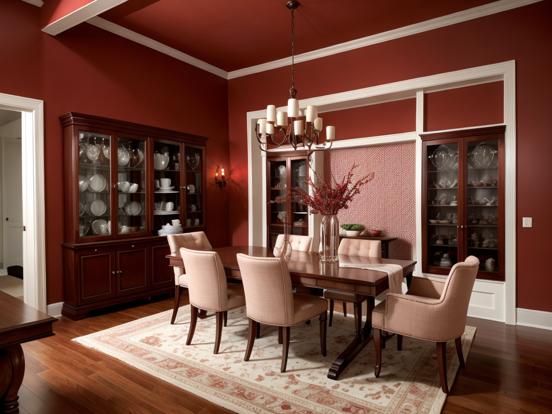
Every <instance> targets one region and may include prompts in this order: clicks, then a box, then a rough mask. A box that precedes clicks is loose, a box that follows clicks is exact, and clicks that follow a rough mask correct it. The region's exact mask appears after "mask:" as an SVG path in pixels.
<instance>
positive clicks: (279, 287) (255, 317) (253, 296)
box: [237, 254, 328, 372]
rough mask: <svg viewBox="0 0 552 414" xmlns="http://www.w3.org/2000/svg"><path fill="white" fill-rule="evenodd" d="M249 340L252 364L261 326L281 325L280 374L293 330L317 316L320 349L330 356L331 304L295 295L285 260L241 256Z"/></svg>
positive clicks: (249, 355)
mask: <svg viewBox="0 0 552 414" xmlns="http://www.w3.org/2000/svg"><path fill="white" fill-rule="evenodd" d="M237 257H238V264H239V267H240V273H241V278H242V282H243V288H244V292H245V302H246V307H245V308H246V312H247V317H248V318H249V337H248V341H247V348H246V351H245V357H244V360H245V361H249V358H250V357H251V351H252V350H253V344H254V342H255V337H256V330H257V326H258V324H259V323H260V324H264V325H270V326H277V327H278V342H279V343H281V344H282V345H283V346H282V363H281V366H280V371H281V372H285V371H286V366H287V359H288V351H289V339H290V327H291V326H295V325H298V324H301V323H303V322H305V321H307V320H311V319H313V318H315V317H317V316H318V317H319V319H320V350H321V353H322V355H323V356H326V314H327V310H328V302H327V301H326V300H324V299H322V298H320V297H316V296H309V295H300V294H293V291H292V285H291V277H290V275H289V271H288V268H287V265H286V262H285V260H283V259H281V258H279V257H252V256H248V255H245V254H238V255H237Z"/></svg>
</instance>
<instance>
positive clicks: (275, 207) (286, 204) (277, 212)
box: [266, 153, 309, 249]
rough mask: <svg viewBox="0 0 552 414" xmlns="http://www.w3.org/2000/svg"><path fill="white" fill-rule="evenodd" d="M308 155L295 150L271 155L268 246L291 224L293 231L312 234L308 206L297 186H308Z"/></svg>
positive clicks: (290, 230) (304, 187)
mask: <svg viewBox="0 0 552 414" xmlns="http://www.w3.org/2000/svg"><path fill="white" fill-rule="evenodd" d="M308 165H309V164H308V158H307V157H306V156H297V155H296V154H295V155H292V154H285V153H283V154H270V155H269V157H267V171H268V174H267V185H266V188H267V200H268V201H267V202H268V205H267V226H268V229H267V230H268V231H267V234H268V240H267V246H268V247H269V248H270V249H272V248H273V247H274V242H275V241H276V237H277V236H278V234H281V233H282V234H283V233H284V231H285V228H286V227H287V232H288V233H289V234H298V235H305V236H306V235H308V234H309V220H308V209H307V206H306V205H305V204H303V203H302V202H301V201H300V200H299V199H298V197H297V196H295V195H294V194H293V189H294V188H297V187H301V188H303V189H306V188H307V177H308V174H309V167H308Z"/></svg>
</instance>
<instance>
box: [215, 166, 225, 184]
mask: <svg viewBox="0 0 552 414" xmlns="http://www.w3.org/2000/svg"><path fill="white" fill-rule="evenodd" d="M215 184H216V185H218V186H219V187H220V188H222V187H226V176H225V175H224V168H221V167H219V166H218V165H217V169H216V171H215Z"/></svg>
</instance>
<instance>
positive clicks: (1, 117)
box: [0, 109, 21, 126]
mask: <svg viewBox="0 0 552 414" xmlns="http://www.w3.org/2000/svg"><path fill="white" fill-rule="evenodd" d="M20 118H21V112H16V111H4V110H1V109H0V126H2V125H5V124H7V123H8V122H11V121H15V120H16V119H20Z"/></svg>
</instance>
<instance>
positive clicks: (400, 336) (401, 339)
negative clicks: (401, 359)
mask: <svg viewBox="0 0 552 414" xmlns="http://www.w3.org/2000/svg"><path fill="white" fill-rule="evenodd" d="M402 342H403V337H402V335H399V334H397V351H402Z"/></svg>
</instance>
